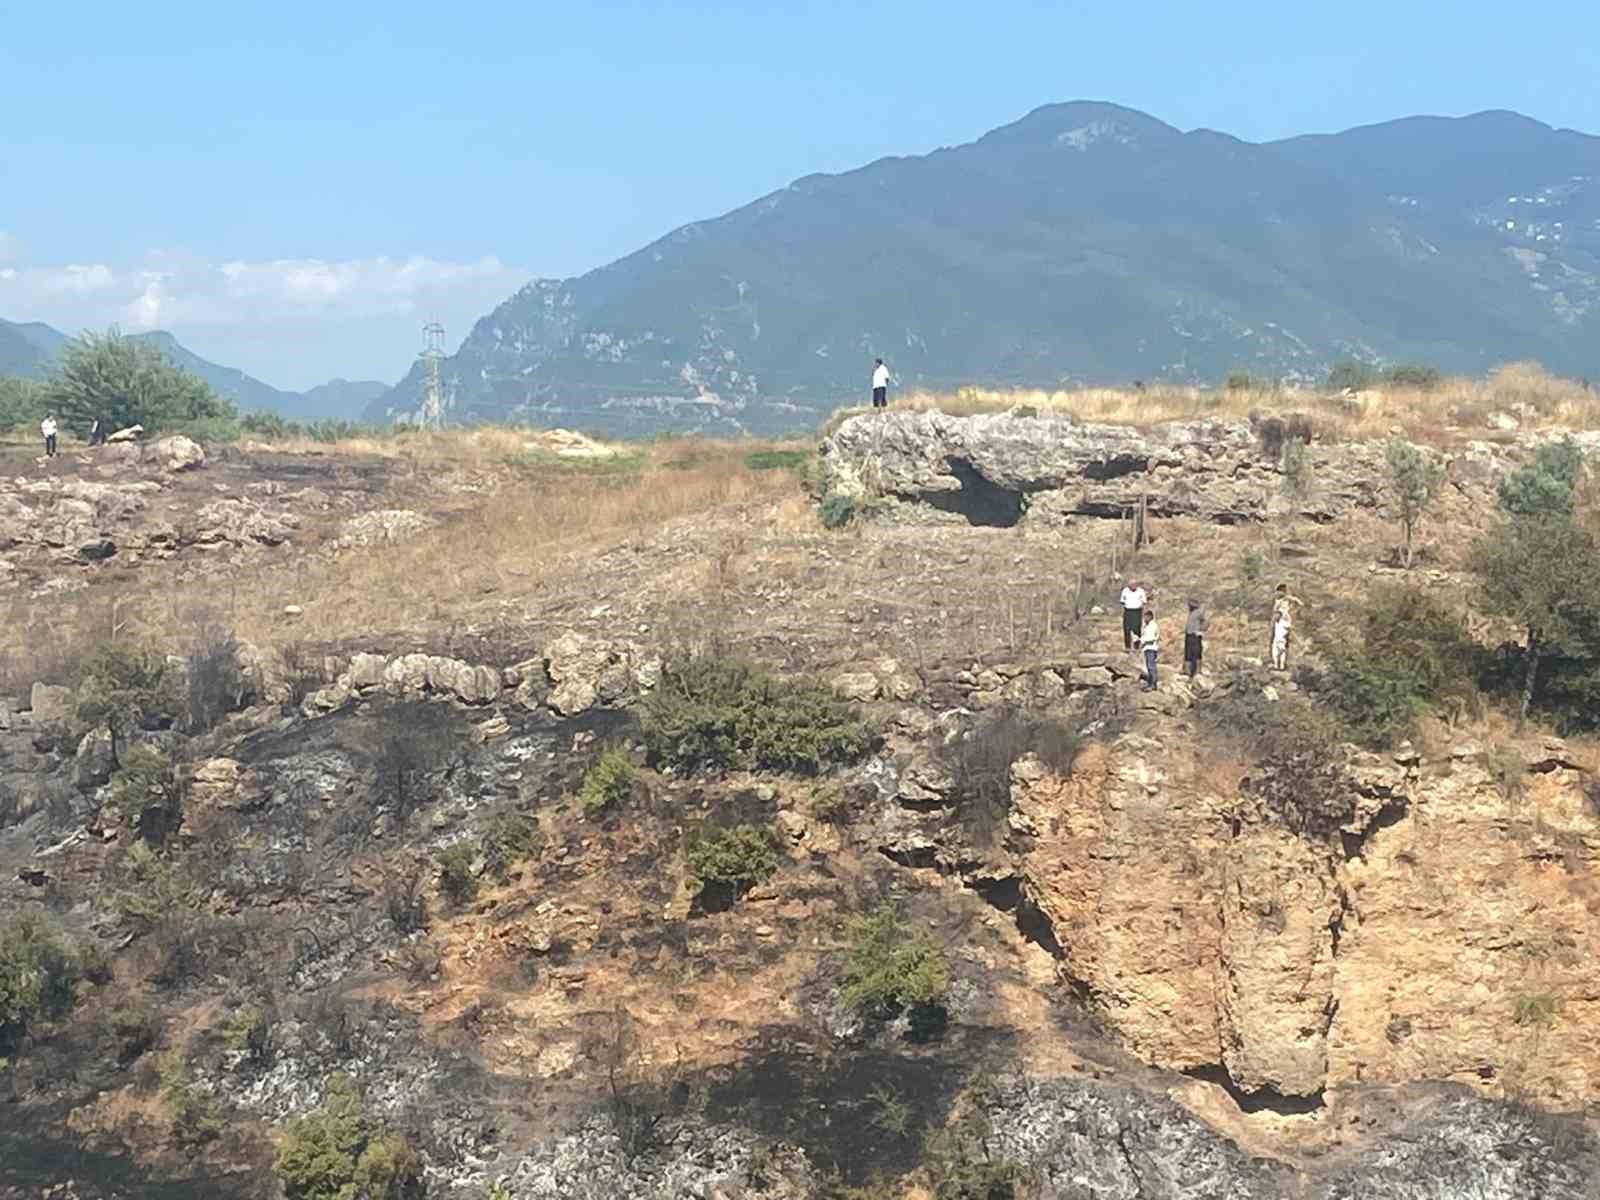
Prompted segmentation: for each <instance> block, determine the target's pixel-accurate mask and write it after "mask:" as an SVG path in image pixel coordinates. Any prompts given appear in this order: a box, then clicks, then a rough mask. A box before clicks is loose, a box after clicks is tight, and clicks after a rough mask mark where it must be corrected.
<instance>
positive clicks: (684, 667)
mask: <svg viewBox="0 0 1600 1200" xmlns="http://www.w3.org/2000/svg"><path fill="white" fill-rule="evenodd" d="M643 730H644V740H645V748H646V750H647V752H648V753H649V756H650V759H651V761H652V762H655V763H660V764H665V765H667V766H672V767H681V768H699V767H712V768H727V767H732V766H734V765H737V764H746V765H750V766H754V767H765V768H768V769H771V770H779V771H794V772H798V773H802V774H815V773H816V772H818V771H820V770H822V769H823V768H824V767H826V766H829V765H831V764H834V763H843V762H850V761H853V760H855V759H857V758H859V757H860V756H861V755H862V754H864V753H866V751H867V750H868V749H869V748H870V747H871V744H872V737H871V735H870V734H869V732H868V731H867V728H866V726H865V725H863V724H862V723H861V721H860V720H859V718H858V716H857V714H856V710H855V709H854V708H853V707H851V706H850V705H848V704H846V703H844V702H843V701H840V700H838V699H837V698H835V697H834V695H833V693H832V691H831V690H830V689H829V688H828V686H827V684H825V683H824V682H823V681H821V680H819V679H815V678H812V677H810V676H804V675H801V676H786V677H783V678H778V677H775V676H772V675H769V674H768V673H766V672H765V671H762V670H760V669H758V668H757V667H755V666H754V665H752V664H751V663H749V662H748V661H746V660H744V659H741V658H739V657H738V656H737V655H734V654H732V653H730V652H727V651H726V650H725V649H721V648H711V649H706V650H702V651H699V652H685V653H674V654H672V655H670V656H669V657H668V659H667V661H666V662H665V663H664V664H663V666H662V671H661V681H660V683H659V684H657V686H656V689H655V691H654V692H652V693H651V695H650V697H649V698H648V699H647V700H646V702H645V706H644V713H643Z"/></svg>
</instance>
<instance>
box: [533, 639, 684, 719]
mask: <svg viewBox="0 0 1600 1200" xmlns="http://www.w3.org/2000/svg"><path fill="white" fill-rule="evenodd" d="M544 667H545V673H546V674H547V676H548V677H549V680H550V683H551V685H552V686H551V691H550V694H549V697H548V699H547V703H548V704H549V706H550V707H551V709H553V710H554V711H555V712H557V713H559V714H561V715H562V716H566V717H571V716H576V715H577V714H578V713H581V712H587V711H588V710H589V709H591V708H593V707H594V706H595V705H596V704H597V703H598V704H608V705H609V704H616V703H618V702H619V701H621V700H623V699H624V698H625V697H626V696H627V694H628V692H629V691H630V689H631V688H632V687H633V685H634V684H635V683H636V682H637V679H636V677H635V675H634V673H633V671H632V669H631V666H630V656H629V654H628V652H627V651H626V649H624V648H620V647H616V646H613V645H612V644H611V643H609V642H603V641H600V640H599V639H597V638H593V637H590V636H589V635H587V634H582V633H578V632H576V631H573V630H568V631H567V632H565V633H563V634H562V635H561V636H560V637H558V638H556V639H555V641H553V642H551V643H550V645H549V646H548V647H546V649H545V658H544ZM656 669H657V672H659V664H657V668H656Z"/></svg>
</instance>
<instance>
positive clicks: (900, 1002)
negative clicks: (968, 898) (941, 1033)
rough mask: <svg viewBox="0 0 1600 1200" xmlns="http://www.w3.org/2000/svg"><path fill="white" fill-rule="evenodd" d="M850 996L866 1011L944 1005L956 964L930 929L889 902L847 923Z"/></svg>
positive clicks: (852, 1003) (846, 986) (886, 1013)
mask: <svg viewBox="0 0 1600 1200" xmlns="http://www.w3.org/2000/svg"><path fill="white" fill-rule="evenodd" d="M845 940H846V943H847V946H846V950H845V961H844V978H843V984H844V1002H845V1003H846V1004H847V1005H849V1006H850V1007H851V1008H853V1009H855V1010H856V1011H857V1012H859V1013H861V1014H863V1015H865V1016H878V1017H882V1016H892V1015H894V1014H895V1013H898V1012H900V1011H902V1010H905V1009H918V1008H924V1009H941V1010H942V1007H943V1004H942V1002H943V1000H944V996H945V993H946V991H947V990H948V989H949V987H950V965H949V963H948V962H947V961H946V959H945V955H944V951H943V950H941V949H940V948H939V946H938V945H937V944H936V943H935V942H934V940H933V937H932V936H931V935H930V934H929V933H928V931H927V930H926V929H922V928H913V927H912V926H911V925H910V923H909V922H907V921H906V920H904V919H903V918H902V917H901V915H900V912H899V910H898V909H896V908H895V906H894V905H893V904H890V903H887V902H886V903H884V904H881V905H879V906H878V907H877V908H876V909H874V910H873V911H872V912H870V913H866V914H864V915H862V916H858V917H856V918H855V919H853V920H852V921H851V922H850V923H849V924H848V925H847V926H846V927H845Z"/></svg>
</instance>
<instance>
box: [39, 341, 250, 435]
mask: <svg viewBox="0 0 1600 1200" xmlns="http://www.w3.org/2000/svg"><path fill="white" fill-rule="evenodd" d="M45 401H46V404H47V405H48V406H49V407H50V408H52V409H54V411H55V413H56V415H57V416H59V417H61V418H62V419H63V420H64V421H66V422H67V423H68V424H69V425H72V426H76V427H80V428H87V427H88V425H89V423H90V422H91V421H93V420H94V419H95V418H96V417H98V418H99V419H100V420H102V421H104V422H105V423H106V424H107V425H108V426H109V427H110V428H112V429H122V428H126V427H127V426H129V425H143V426H144V427H145V429H146V430H155V429H161V428H163V427H171V426H174V425H183V424H186V423H189V422H194V421H204V420H211V419H218V418H228V417H232V416H233V415H234V408H233V405H232V404H230V403H228V402H227V401H226V400H223V399H222V398H220V397H219V396H217V394H216V393H215V392H213V391H212V390H211V388H210V387H209V386H208V385H207V384H206V382H205V380H203V379H201V378H199V377H198V376H196V375H192V374H190V373H189V372H188V371H185V370H184V369H183V368H182V367H179V366H176V365H174V364H173V363H172V362H170V361H168V359H167V357H166V355H164V354H162V353H161V351H160V350H158V349H157V348H156V347H155V346H152V345H150V344H149V343H148V342H143V341H140V340H139V339H137V338H128V337H124V336H123V335H122V334H121V333H120V332H118V331H117V330H116V329H114V328H113V329H110V330H107V331H106V332H105V333H103V334H102V333H92V332H90V333H84V334H83V335H82V336H81V337H78V338H76V339H75V340H73V341H72V342H70V343H68V345H67V346H66V348H65V349H64V350H63V351H62V352H61V356H60V359H59V361H58V363H57V366H56V369H55V373H54V374H52V375H51V377H50V379H49V380H48V381H47V382H46V385H45Z"/></svg>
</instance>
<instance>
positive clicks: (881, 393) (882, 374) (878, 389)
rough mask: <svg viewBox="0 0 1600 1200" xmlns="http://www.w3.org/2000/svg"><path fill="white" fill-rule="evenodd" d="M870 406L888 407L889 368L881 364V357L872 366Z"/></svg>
mask: <svg viewBox="0 0 1600 1200" xmlns="http://www.w3.org/2000/svg"><path fill="white" fill-rule="evenodd" d="M872 407H873V408H888V407H889V368H888V367H886V366H884V365H883V359H881V358H880V359H878V365H877V366H875V367H873V368H872Z"/></svg>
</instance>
